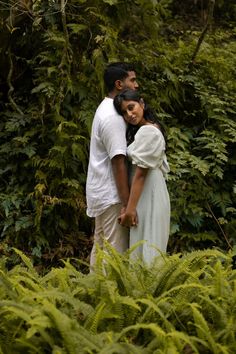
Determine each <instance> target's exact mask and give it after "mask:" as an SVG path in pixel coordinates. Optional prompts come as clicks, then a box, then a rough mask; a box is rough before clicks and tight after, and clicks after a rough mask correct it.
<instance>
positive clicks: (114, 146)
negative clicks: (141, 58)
mask: <svg viewBox="0 0 236 354" xmlns="http://www.w3.org/2000/svg"><path fill="white" fill-rule="evenodd" d="M104 82H105V86H106V88H107V91H108V96H107V97H105V98H104V100H103V101H102V102H101V104H100V105H99V107H98V108H97V111H96V113H95V116H94V120H93V125H92V133H91V142H90V158H89V166H88V175H87V183H86V197H87V215H88V216H90V217H95V232H94V245H93V248H92V252H91V256H90V266H91V268H92V267H93V265H94V263H95V256H96V245H97V244H98V245H99V246H100V247H101V248H103V239H106V240H107V241H108V242H109V243H110V244H111V245H112V246H113V247H114V248H115V249H116V250H117V251H118V252H120V253H123V252H124V251H126V250H127V248H128V242H129V240H128V229H127V228H124V227H122V226H121V225H119V223H118V217H119V215H120V213H121V210H122V209H123V208H125V207H126V205H127V202H128V198H129V188H128V177H127V168H126V161H125V159H126V148H127V143H126V136H125V135H126V124H125V122H124V119H123V118H122V117H121V116H120V115H118V113H117V112H116V110H115V108H114V106H113V98H114V97H115V96H116V95H117V94H118V93H120V92H121V91H123V90H125V89H126V88H130V89H133V90H136V89H137V88H138V83H137V81H136V74H135V71H134V68H133V67H132V66H131V65H130V64H127V63H121V62H117V63H112V64H110V65H108V66H107V68H106V70H105V72H104Z"/></svg>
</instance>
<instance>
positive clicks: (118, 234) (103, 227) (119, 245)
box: [90, 204, 129, 269]
mask: <svg viewBox="0 0 236 354" xmlns="http://www.w3.org/2000/svg"><path fill="white" fill-rule="evenodd" d="M120 210H121V204H114V205H111V206H110V207H109V208H107V209H106V210H105V211H104V212H103V213H102V214H101V215H99V216H97V217H95V232H94V243H93V248H92V252H91V255H90V269H92V268H93V266H94V264H95V262H96V245H99V247H100V248H101V249H103V240H104V239H105V240H107V241H108V242H109V243H110V244H111V246H113V247H114V248H115V249H116V250H117V251H118V252H119V253H123V252H125V251H126V250H127V249H128V247H129V229H127V228H125V227H123V226H121V225H119V224H118V221H117V218H118V216H119V215H120Z"/></svg>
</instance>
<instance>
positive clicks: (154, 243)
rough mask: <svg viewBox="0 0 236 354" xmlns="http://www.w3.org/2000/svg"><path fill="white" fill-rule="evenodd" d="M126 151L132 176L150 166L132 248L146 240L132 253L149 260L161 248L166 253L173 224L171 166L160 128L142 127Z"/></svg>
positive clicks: (138, 208) (134, 229)
mask: <svg viewBox="0 0 236 354" xmlns="http://www.w3.org/2000/svg"><path fill="white" fill-rule="evenodd" d="M127 154H128V158H129V160H131V161H132V171H131V178H132V175H134V172H135V168H136V166H139V167H143V168H148V169H149V170H148V173H147V176H146V179H145V183H144V188H143V191H142V194H141V196H140V199H139V201H138V205H137V214H138V226H137V227H131V228H130V247H132V246H133V245H134V244H135V243H136V242H138V241H140V240H145V242H144V243H143V244H141V246H139V247H138V248H136V249H135V250H134V251H133V252H132V257H133V256H134V257H135V256H139V257H141V258H142V259H143V260H144V261H145V262H148V263H150V262H151V261H152V260H153V258H154V257H155V256H158V255H160V251H161V252H166V248H167V242H168V238H169V227H170V200H169V193H168V190H167V187H166V182H165V177H166V174H167V173H168V172H169V165H168V162H167V159H166V154H165V140H164V137H163V135H162V133H161V131H160V130H159V129H158V128H157V127H155V126H153V125H143V126H141V127H140V129H139V130H138V132H137V133H136V135H135V139H134V141H133V143H132V144H130V145H129V146H128V151H127Z"/></svg>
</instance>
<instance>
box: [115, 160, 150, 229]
mask: <svg viewBox="0 0 236 354" xmlns="http://www.w3.org/2000/svg"><path fill="white" fill-rule="evenodd" d="M147 173H148V168H142V167H139V166H137V167H136V170H135V174H134V177H133V179H132V184H131V189H130V196H129V200H128V204H127V208H126V210H125V213H124V214H122V215H121V216H120V218H119V223H120V224H121V225H122V226H128V227H130V226H135V225H136V224H137V216H136V207H137V204H138V201H139V198H140V196H141V194H142V191H143V187H144V183H145V179H146V176H147Z"/></svg>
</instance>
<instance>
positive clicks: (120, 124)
mask: <svg viewBox="0 0 236 354" xmlns="http://www.w3.org/2000/svg"><path fill="white" fill-rule="evenodd" d="M100 129H101V130H100V132H101V140H102V143H103V144H104V146H105V148H106V151H107V153H108V156H109V158H110V159H112V158H113V157H114V156H116V155H126V151H127V142H126V123H125V121H124V119H123V118H122V117H121V116H119V115H111V116H109V117H106V119H104V120H103V121H102V122H101V126H100Z"/></svg>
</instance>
